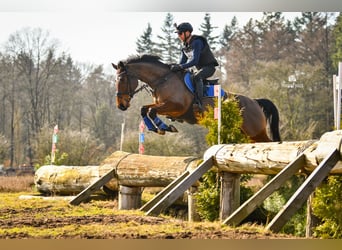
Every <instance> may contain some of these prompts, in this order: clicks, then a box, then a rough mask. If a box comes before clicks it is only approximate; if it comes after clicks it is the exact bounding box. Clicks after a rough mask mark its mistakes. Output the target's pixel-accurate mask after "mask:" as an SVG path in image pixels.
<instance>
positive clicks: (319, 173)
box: [266, 149, 340, 232]
mask: <svg viewBox="0 0 342 250" xmlns="http://www.w3.org/2000/svg"><path fill="white" fill-rule="evenodd" d="M339 160H340V152H339V151H338V150H337V149H334V150H332V151H331V153H330V154H329V155H328V156H326V158H325V159H324V160H323V161H322V162H321V163H320V164H319V165H318V167H317V168H316V169H315V170H314V171H313V172H312V173H311V174H310V175H309V176H308V178H307V179H306V180H305V181H304V183H303V184H302V185H301V186H300V187H299V189H298V190H297V191H296V192H295V193H294V194H293V195H292V197H291V198H290V199H289V200H288V202H287V203H286V204H285V206H284V207H283V208H282V209H281V210H280V211H279V212H278V214H277V215H276V216H275V217H274V218H273V220H272V221H271V222H270V224H268V226H267V227H266V229H267V230H271V231H273V232H279V231H280V230H281V228H282V227H283V226H284V225H285V224H286V222H287V221H288V220H289V219H290V218H291V217H292V216H293V215H294V213H295V212H296V211H297V210H298V209H299V208H301V206H302V205H303V203H304V202H305V201H306V200H307V199H308V197H309V196H310V194H311V193H312V192H313V191H314V190H315V188H316V187H317V186H318V185H319V184H320V183H321V182H322V181H323V180H324V178H325V177H326V176H327V175H328V174H329V173H330V170H331V169H332V168H333V167H334V166H335V165H336V163H337V162H338V161H339Z"/></svg>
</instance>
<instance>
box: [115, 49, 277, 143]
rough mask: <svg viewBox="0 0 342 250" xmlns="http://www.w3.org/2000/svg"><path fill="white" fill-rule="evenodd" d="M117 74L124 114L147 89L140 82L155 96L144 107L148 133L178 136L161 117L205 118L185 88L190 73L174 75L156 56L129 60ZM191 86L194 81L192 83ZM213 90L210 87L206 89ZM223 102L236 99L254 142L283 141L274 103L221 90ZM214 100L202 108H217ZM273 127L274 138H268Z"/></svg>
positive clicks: (188, 86)
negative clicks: (135, 98)
mask: <svg viewBox="0 0 342 250" xmlns="http://www.w3.org/2000/svg"><path fill="white" fill-rule="evenodd" d="M112 66H113V67H114V69H115V70H116V83H115V87H116V106H117V108H119V109H120V110H122V111H125V110H127V109H128V108H129V107H130V102H131V100H132V98H133V96H134V95H135V94H136V93H138V92H139V91H140V90H142V89H143V88H144V87H146V86H142V87H139V88H138V86H139V80H140V81H141V82H143V83H145V84H146V85H148V88H149V89H150V90H151V92H152V96H153V103H151V104H147V105H144V106H142V107H141V116H142V119H143V121H144V123H145V125H146V127H147V128H148V130H149V131H153V132H156V133H159V134H162V135H163V134H165V132H178V131H177V129H176V128H175V126H173V125H167V124H165V123H164V122H163V121H162V120H161V119H160V118H159V117H158V115H162V116H166V117H167V118H169V119H171V120H173V121H175V120H176V121H180V122H183V121H185V122H187V123H189V124H198V121H199V117H201V115H202V114H203V112H201V110H199V109H198V107H196V105H195V104H194V100H195V98H194V90H193V86H191V84H186V82H189V80H188V81H187V80H186V78H187V77H189V75H190V73H189V72H173V71H171V70H170V66H169V65H168V64H165V63H163V62H162V61H161V59H160V57H158V56H154V55H146V54H144V55H141V56H130V57H128V58H127V59H126V60H121V61H119V62H118V63H117V64H114V63H112ZM190 82H191V80H190ZM205 86H206V87H208V86H209V87H210V86H211V85H205ZM222 92H223V94H222V95H223V96H224V98H226V97H228V96H229V97H230V96H234V97H235V98H236V99H237V101H238V103H239V107H240V109H241V111H242V112H241V115H242V118H243V122H242V126H241V130H242V131H243V132H244V133H245V134H246V135H247V136H248V137H249V138H250V139H251V140H252V141H254V142H271V141H280V140H281V139H280V135H279V113H278V110H277V107H276V106H275V105H274V103H273V102H272V101H270V100H268V99H251V98H249V97H247V96H244V95H241V94H232V93H228V92H226V91H224V90H222ZM215 98H217V97H215V96H213V95H212V96H204V97H203V98H202V106H203V107H205V109H206V110H207V109H208V107H214V105H215ZM267 123H269V125H270V132H271V137H272V139H270V137H269V136H268V134H267Z"/></svg>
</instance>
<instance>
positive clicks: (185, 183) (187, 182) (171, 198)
mask: <svg viewBox="0 0 342 250" xmlns="http://www.w3.org/2000/svg"><path fill="white" fill-rule="evenodd" d="M213 158H214V157H213V156H211V157H210V158H208V159H207V160H205V161H203V162H202V163H201V164H200V165H199V166H198V167H197V168H196V169H194V170H193V171H192V172H191V173H190V174H189V175H188V176H186V177H185V178H184V179H183V180H182V181H181V182H180V183H178V184H177V185H176V186H175V187H174V188H172V189H171V190H170V191H169V192H168V193H167V194H165V196H164V197H162V199H160V201H159V202H158V203H156V204H155V205H154V206H153V207H152V208H151V209H150V210H148V211H147V212H146V215H158V214H160V213H161V212H162V211H163V210H164V209H166V208H167V207H169V206H170V205H171V204H172V203H173V202H175V201H176V200H177V199H178V198H179V197H180V196H181V195H182V194H183V193H184V192H185V191H186V190H187V189H189V188H190V187H191V186H192V185H193V184H194V183H195V182H196V181H198V180H199V178H201V176H202V175H203V174H205V172H207V171H208V170H209V169H210V168H211V167H212V166H213V164H214V161H213Z"/></svg>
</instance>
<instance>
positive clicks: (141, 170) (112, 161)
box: [101, 151, 200, 187]
mask: <svg viewBox="0 0 342 250" xmlns="http://www.w3.org/2000/svg"><path fill="white" fill-rule="evenodd" d="M199 160H200V159H198V158H195V157H191V156H186V157H185V156H181V157H180V156H152V155H141V154H130V153H127V152H122V151H117V152H115V153H113V154H112V155H111V156H109V157H108V158H107V159H105V160H104V161H103V162H102V164H101V166H106V167H107V168H115V169H116V174H117V178H118V183H119V184H120V185H122V186H128V187H166V186H167V185H168V184H170V183H171V182H172V181H173V180H174V179H176V178H177V177H178V176H180V175H181V174H182V173H183V172H185V171H186V170H192V169H195V168H196V167H197V164H198V161H199Z"/></svg>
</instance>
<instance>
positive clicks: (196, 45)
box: [181, 39, 204, 69]
mask: <svg viewBox="0 0 342 250" xmlns="http://www.w3.org/2000/svg"><path fill="white" fill-rule="evenodd" d="M191 46H192V48H193V50H194V52H193V53H194V54H193V57H192V59H191V60H190V61H189V62H187V63H181V66H182V68H183V69H186V68H190V67H192V66H196V65H197V64H198V62H199V59H200V55H201V51H202V49H203V48H204V44H203V42H202V40H201V39H195V40H194V41H193V42H192V44H191ZM183 56H185V55H183Z"/></svg>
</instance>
